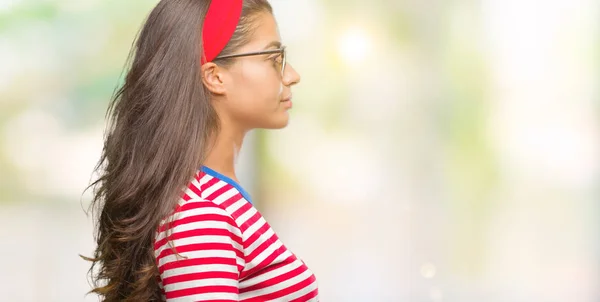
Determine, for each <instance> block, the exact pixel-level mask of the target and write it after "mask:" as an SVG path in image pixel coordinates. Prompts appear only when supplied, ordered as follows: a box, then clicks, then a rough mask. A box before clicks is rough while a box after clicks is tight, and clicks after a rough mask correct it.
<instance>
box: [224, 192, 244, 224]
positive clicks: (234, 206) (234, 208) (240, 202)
mask: <svg viewBox="0 0 600 302" xmlns="http://www.w3.org/2000/svg"><path fill="white" fill-rule="evenodd" d="M236 191H237V190H236ZM247 204H248V202H247V201H246V200H245V199H244V198H240V200H238V201H236V202H234V203H233V204H232V205H230V206H228V207H227V208H225V211H227V213H230V215H233V213H235V211H237V210H239V209H240V208H241V207H242V206H244V205H247ZM238 225H241V224H238Z"/></svg>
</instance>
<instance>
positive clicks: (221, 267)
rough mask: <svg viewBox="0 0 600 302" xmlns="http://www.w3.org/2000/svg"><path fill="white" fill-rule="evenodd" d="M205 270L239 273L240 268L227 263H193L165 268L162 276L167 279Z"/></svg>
mask: <svg viewBox="0 0 600 302" xmlns="http://www.w3.org/2000/svg"><path fill="white" fill-rule="evenodd" d="M203 272H226V273H234V274H237V273H238V272H239V271H238V268H237V267H236V266H234V265H227V264H205V265H191V266H184V267H178V268H172V269H168V270H165V271H164V272H163V273H162V274H161V275H160V277H161V278H162V279H166V278H169V277H173V276H181V275H185V274H191V273H203Z"/></svg>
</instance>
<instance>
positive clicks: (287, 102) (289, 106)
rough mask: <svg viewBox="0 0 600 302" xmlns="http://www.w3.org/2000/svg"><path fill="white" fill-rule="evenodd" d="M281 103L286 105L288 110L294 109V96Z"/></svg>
mask: <svg viewBox="0 0 600 302" xmlns="http://www.w3.org/2000/svg"><path fill="white" fill-rule="evenodd" d="M280 103H283V105H285V106H286V107H287V108H288V109H289V108H292V96H291V95H290V96H289V97H287V98H285V99H283V100H281V102H280Z"/></svg>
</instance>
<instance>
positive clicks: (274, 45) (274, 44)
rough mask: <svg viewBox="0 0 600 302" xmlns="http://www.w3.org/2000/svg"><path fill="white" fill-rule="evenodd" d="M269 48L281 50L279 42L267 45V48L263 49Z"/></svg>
mask: <svg viewBox="0 0 600 302" xmlns="http://www.w3.org/2000/svg"><path fill="white" fill-rule="evenodd" d="M271 47H275V48H281V42H279V41H273V42H271V43H269V44H267V46H266V47H265V50H266V49H269V48H271Z"/></svg>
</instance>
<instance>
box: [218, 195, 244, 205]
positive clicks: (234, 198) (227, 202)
mask: <svg viewBox="0 0 600 302" xmlns="http://www.w3.org/2000/svg"><path fill="white" fill-rule="evenodd" d="M242 197H243V196H242V194H241V193H237V194H235V195H233V196H231V197H230V198H229V199H227V200H225V201H223V202H222V203H221V204H220V206H221V207H223V209H227V208H229V207H230V206H231V205H233V204H234V203H236V202H237V201H238V200H240V199H242Z"/></svg>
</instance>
